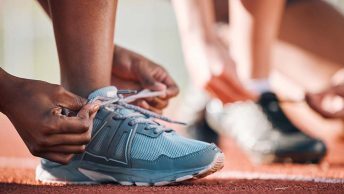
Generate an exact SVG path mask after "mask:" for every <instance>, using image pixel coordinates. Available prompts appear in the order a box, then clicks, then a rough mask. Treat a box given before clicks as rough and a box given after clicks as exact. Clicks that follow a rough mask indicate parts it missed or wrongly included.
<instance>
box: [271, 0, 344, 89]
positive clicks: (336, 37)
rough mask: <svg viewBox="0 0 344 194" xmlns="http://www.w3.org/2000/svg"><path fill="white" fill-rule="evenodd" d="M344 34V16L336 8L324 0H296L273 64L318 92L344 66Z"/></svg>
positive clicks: (286, 18) (288, 11) (286, 16)
mask: <svg viewBox="0 0 344 194" xmlns="http://www.w3.org/2000/svg"><path fill="white" fill-rule="evenodd" d="M343 34H344V16H343V15H342V14H341V13H340V12H339V11H338V10H336V9H335V8H334V7H332V6H331V5H329V4H328V3H326V2H324V1H298V2H295V3H293V4H291V5H290V6H287V9H286V11H285V14H284V16H283V19H282V23H281V29H280V34H279V43H278V47H277V49H276V52H275V55H274V58H275V60H274V61H275V62H274V66H275V67H276V68H277V70H278V71H279V72H281V73H282V74H283V75H285V76H287V77H288V78H289V79H291V80H293V81H294V82H296V83H297V84H298V85H300V86H301V87H302V88H303V89H304V90H306V91H313V92H315V91H319V90H321V89H323V88H324V87H327V85H328V84H330V80H331V77H332V76H333V75H334V74H335V72H336V71H338V70H339V69H340V68H343V67H344V55H343V53H342V51H343V50H344V37H343ZM281 59H283V60H281ZM305 73H307V74H305Z"/></svg>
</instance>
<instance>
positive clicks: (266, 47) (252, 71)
mask: <svg viewBox="0 0 344 194" xmlns="http://www.w3.org/2000/svg"><path fill="white" fill-rule="evenodd" d="M283 7H284V1H283V0H278V1H276V0H262V1H251V0H241V1H237V0H232V1H230V24H231V29H232V30H233V31H232V34H231V35H232V37H231V47H232V48H234V49H232V50H231V51H232V54H233V57H234V59H235V61H236V62H237V64H238V67H239V72H240V73H241V75H243V78H244V79H267V78H268V76H269V73H270V67H271V61H270V57H271V51H272V46H273V43H274V41H275V38H276V36H277V32H278V29H279V24H280V18H281V16H282V11H283Z"/></svg>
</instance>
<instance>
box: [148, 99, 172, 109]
mask: <svg viewBox="0 0 344 194" xmlns="http://www.w3.org/2000/svg"><path fill="white" fill-rule="evenodd" d="M145 101H146V102H147V103H148V105H149V106H152V107H154V108H156V109H164V108H166V107H167V106H168V100H166V99H162V98H151V99H146V100H145Z"/></svg>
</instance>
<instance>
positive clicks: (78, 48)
mask: <svg viewBox="0 0 344 194" xmlns="http://www.w3.org/2000/svg"><path fill="white" fill-rule="evenodd" d="M48 2H49V5H50V15H51V18H52V22H53V26H54V32H55V39H56V45H57V50H58V56H59V60H60V68H61V82H62V86H64V87H65V88H66V89H68V90H69V91H71V92H74V93H76V94H77V95H80V96H82V97H85V98H86V97H87V96H88V95H89V94H90V93H91V92H92V91H94V90H96V89H98V88H102V87H105V86H109V85H110V80H111V74H110V72H111V69H112V58H113V49H114V45H113V41H114V29H115V26H114V24H115V14H116V7H117V1H116V0H96V1H94V0H93V1H85V0H73V1H70V0H49V1H48Z"/></svg>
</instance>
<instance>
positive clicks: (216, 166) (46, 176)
mask: <svg viewBox="0 0 344 194" xmlns="http://www.w3.org/2000/svg"><path fill="white" fill-rule="evenodd" d="M224 160H225V156H224V154H223V153H217V154H216V155H215V158H214V160H213V161H212V162H211V163H210V164H209V165H208V166H207V167H206V168H204V169H203V170H201V171H199V172H197V173H194V174H190V175H185V176H182V177H178V178H176V179H175V180H172V181H161V182H155V183H149V182H129V181H117V180H116V179H115V178H113V177H111V176H103V175H100V176H101V178H100V179H98V180H97V179H94V180H93V181H82V182H70V181H60V180H56V177H54V176H53V175H51V174H50V173H49V172H48V171H46V170H44V169H43V168H42V167H41V165H38V166H37V168H36V180H37V181H39V182H40V183H42V184H47V185H91V184H102V183H119V184H121V185H126V186H131V185H133V186H134V185H136V186H164V185H169V184H172V183H180V182H184V181H187V180H191V179H200V178H203V177H206V176H208V175H210V174H213V173H215V172H217V171H219V170H221V169H222V168H223V166H224ZM81 170H84V173H85V172H86V173H87V170H85V169H81ZM93 175H94V174H93Z"/></svg>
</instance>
